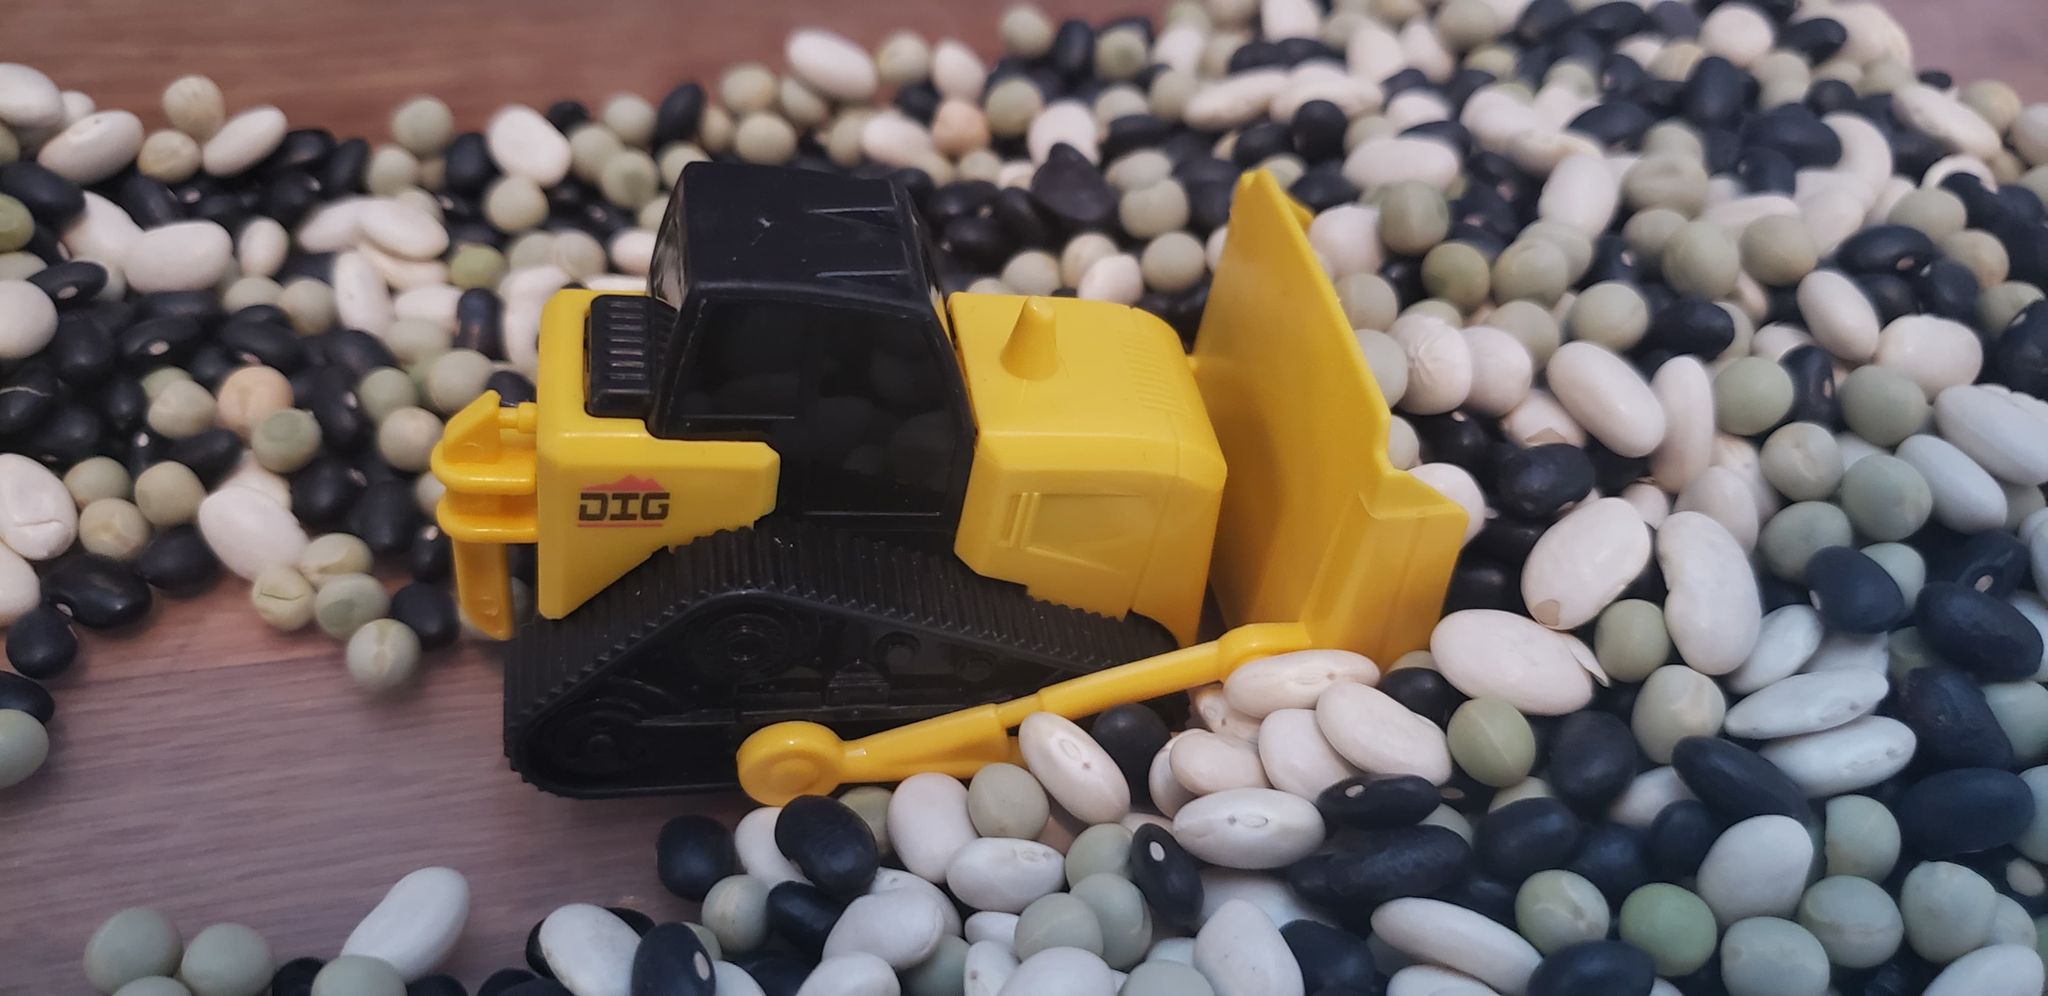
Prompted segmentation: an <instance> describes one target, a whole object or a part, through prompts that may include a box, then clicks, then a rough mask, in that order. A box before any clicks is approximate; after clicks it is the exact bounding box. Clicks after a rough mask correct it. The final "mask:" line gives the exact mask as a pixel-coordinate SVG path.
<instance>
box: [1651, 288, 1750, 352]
mask: <svg viewBox="0 0 2048 996" xmlns="http://www.w3.org/2000/svg"><path fill="white" fill-rule="evenodd" d="M1734 342H1735V318H1734V316H1732V315H1730V314H1728V312H1727V311H1726V310H1725V309H1723V308H1722V307H1721V306H1720V305H1718V304H1715V303H1714V302H1712V301H1709V300H1706V299H1704V298H1697V297H1681V298H1678V299H1677V300H1674V301H1672V302H1671V303H1670V304H1668V305H1665V306H1664V307H1663V308H1660V309H1658V310H1657V312H1656V315H1655V317H1653V318H1652V319H1651V320H1650V328H1649V330H1648V331H1647V332H1646V333H1645V334H1644V336H1643V341H1642V344H1641V346H1639V347H1638V348H1639V349H1647V350H1656V351H1660V352H1665V353H1675V354H1684V355H1689V356H1700V357H1706V358H1710V359H1711V358H1713V357H1716V356H1719V355H1721V354H1722V353H1724V352H1726V351H1727V350H1728V347H1729V346H1731V345H1733V344H1734Z"/></svg>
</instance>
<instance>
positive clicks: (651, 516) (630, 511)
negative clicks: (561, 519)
mask: <svg viewBox="0 0 2048 996" xmlns="http://www.w3.org/2000/svg"><path fill="white" fill-rule="evenodd" d="M668 507H669V493H668V492H667V491H666V490H664V489H663V488H662V486H661V485H660V483H658V482H656V481H652V480H649V479H647V478H645V477H635V476H633V475H631V474H627V475H626V476H624V477H621V478H619V479H618V480H616V481H613V482H611V483H610V484H593V485H590V486H589V487H585V488H582V489H580V490H579V492H578V493H577V496H576V525H577V526H578V527H579V528H581V527H585V526H589V527H593V528H600V529H603V528H611V529H631V528H636V527H637V528H642V529H651V528H653V527H655V526H659V525H661V523H662V521H663V520H665V519H667V518H668Z"/></svg>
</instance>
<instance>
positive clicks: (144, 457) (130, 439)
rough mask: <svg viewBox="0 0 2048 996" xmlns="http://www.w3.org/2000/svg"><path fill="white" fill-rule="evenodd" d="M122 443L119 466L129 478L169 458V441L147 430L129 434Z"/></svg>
mask: <svg viewBox="0 0 2048 996" xmlns="http://www.w3.org/2000/svg"><path fill="white" fill-rule="evenodd" d="M123 443H124V445H123V449H124V451H125V452H124V453H123V454H122V455H121V465H122V466H123V467H125V468H127V470H128V476H130V477H134V476H136V475H138V474H140V473H142V472H143V471H145V470H148V469H149V468H150V467H152V466H154V465H156V464H159V463H162V462H164V461H165V460H167V459H169V458H170V452H171V441H170V440H168V439H165V438H164V437H162V436H159V435H157V434H155V433H153V432H150V431H148V430H147V429H138V430H136V431H133V432H130V433H129V434H128V436H127V438H126V439H125V440H124V441H123Z"/></svg>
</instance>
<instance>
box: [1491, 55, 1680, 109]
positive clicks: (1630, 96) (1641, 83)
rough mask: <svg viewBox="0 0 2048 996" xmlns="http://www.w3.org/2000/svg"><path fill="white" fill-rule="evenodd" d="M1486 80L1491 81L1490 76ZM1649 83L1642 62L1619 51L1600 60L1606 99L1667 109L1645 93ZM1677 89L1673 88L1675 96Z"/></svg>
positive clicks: (1602, 89) (1647, 107)
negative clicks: (1629, 101) (1634, 102)
mask: <svg viewBox="0 0 2048 996" xmlns="http://www.w3.org/2000/svg"><path fill="white" fill-rule="evenodd" d="M1487 82H1492V80H1491V78H1489V79H1488V81H1487ZM1649 83H1650V73H1649V71H1648V70H1646V69H1644V68H1643V64H1642V63H1640V62H1637V61H1636V60H1634V59H1631V58H1629V57H1628V56H1626V55H1623V54H1621V53H1620V52H1614V53H1611V54H1609V55H1608V56H1607V58H1605V59H1602V60H1601V62H1600V94H1601V96H1603V97H1605V98H1607V99H1608V100H1631V101H1636V102H1638V103H1640V104H1641V105H1642V106H1643V107H1644V108H1645V109H1647V110H1649V111H1650V112H1651V113H1652V114H1659V113H1660V112H1663V111H1666V110H1669V108H1666V107H1660V106H1658V101H1657V100H1656V99H1654V98H1653V97H1652V95H1649V94H1646V93H1645V87H1646V85H1647V84H1649ZM1677 92H1678V91H1677V90H1675V89H1674V90H1673V91H1672V94H1673V95H1674V96H1675V95H1676V94H1677Z"/></svg>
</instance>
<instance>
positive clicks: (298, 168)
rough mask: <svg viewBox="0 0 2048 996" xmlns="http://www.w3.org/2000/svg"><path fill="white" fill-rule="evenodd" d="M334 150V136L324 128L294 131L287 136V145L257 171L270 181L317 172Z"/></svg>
mask: <svg viewBox="0 0 2048 996" xmlns="http://www.w3.org/2000/svg"><path fill="white" fill-rule="evenodd" d="M334 148H335V143H334V133H333V132H331V131H328V130H327V129H325V128H294V129H292V130H291V131H288V132H285V135H284V141H282V142H279V143H278V145H277V148H276V149H275V150H274V151H272V152H271V153H270V155H269V156H266V157H265V158H264V160H263V161H262V162H261V163H258V164H257V166H256V169H257V171H258V172H259V173H261V174H262V175H264V176H266V177H271V178H276V177H281V176H283V175H284V174H286V173H293V172H307V173H312V172H317V171H318V170H319V168H320V166H321V165H322V164H324V163H325V162H326V161H327V157H328V156H329V155H331V154H333V152H334Z"/></svg>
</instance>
